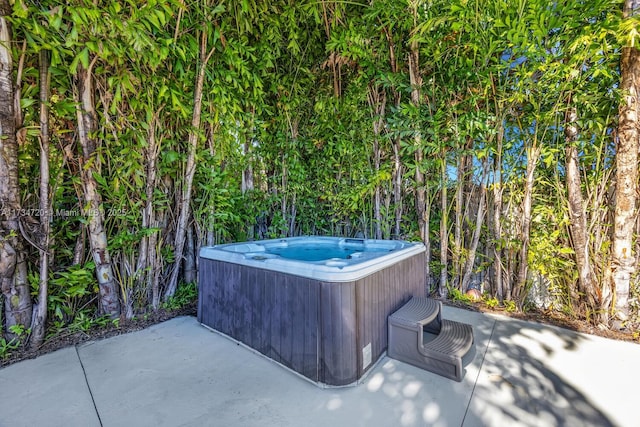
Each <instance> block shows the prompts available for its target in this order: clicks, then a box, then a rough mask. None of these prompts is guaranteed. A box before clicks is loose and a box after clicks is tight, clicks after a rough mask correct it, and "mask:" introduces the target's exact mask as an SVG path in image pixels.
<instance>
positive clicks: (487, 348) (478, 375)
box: [460, 319, 496, 427]
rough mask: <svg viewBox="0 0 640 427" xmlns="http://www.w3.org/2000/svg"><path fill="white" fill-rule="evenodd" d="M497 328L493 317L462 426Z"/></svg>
mask: <svg viewBox="0 0 640 427" xmlns="http://www.w3.org/2000/svg"><path fill="white" fill-rule="evenodd" d="M495 329H496V319H493V325H492V326H491V335H489V342H488V343H487V347H486V348H485V349H484V354H483V355H482V362H480V367H479V368H478V374H477V375H476V378H475V381H474V382H473V388H472V389H471V395H470V396H469V401H468V402H467V409H465V411H464V417H462V423H460V427H462V426H463V425H464V421H465V420H466V419H467V413H468V412H469V407H470V406H471V401H472V400H473V395H474V394H475V392H476V385H477V384H478V379H479V378H480V373H481V372H482V367H483V366H484V359H485V357H487V352H488V351H489V347H491V344H492V343H493V332H494V331H495Z"/></svg>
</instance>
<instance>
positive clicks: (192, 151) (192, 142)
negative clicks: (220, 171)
mask: <svg viewBox="0 0 640 427" xmlns="http://www.w3.org/2000/svg"><path fill="white" fill-rule="evenodd" d="M212 54H213V50H211V51H210V52H209V53H207V35H206V34H205V32H204V31H203V32H202V34H201V35H200V67H199V69H198V75H197V78H196V85H195V88H194V94H193V116H192V118H191V129H190V130H189V136H188V142H187V143H188V153H187V167H186V170H185V176H184V183H183V185H182V194H181V196H182V197H181V199H180V205H179V210H180V216H179V217H178V224H177V227H176V237H175V243H174V251H175V257H174V265H173V269H172V270H171V276H170V278H169V284H168V285H167V290H166V291H165V294H164V297H165V300H168V299H169V298H171V297H172V296H173V295H174V294H175V292H176V288H177V287H178V277H179V275H180V265H181V264H182V254H183V253H184V242H185V236H186V232H187V225H188V224H187V221H188V219H189V216H190V214H191V192H192V187H193V177H194V175H195V173H196V152H197V148H198V133H199V132H198V130H199V129H200V116H201V112H202V91H203V87H204V77H205V72H206V68H207V62H209V58H211V55H212Z"/></svg>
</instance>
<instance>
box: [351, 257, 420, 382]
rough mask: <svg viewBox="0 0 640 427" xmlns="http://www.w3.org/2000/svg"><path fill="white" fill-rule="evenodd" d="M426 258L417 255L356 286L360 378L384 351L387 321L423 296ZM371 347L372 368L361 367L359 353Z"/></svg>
mask: <svg viewBox="0 0 640 427" xmlns="http://www.w3.org/2000/svg"><path fill="white" fill-rule="evenodd" d="M424 263H425V257H424V254H418V255H415V256H413V257H411V258H408V259H405V260H403V261H400V262H399V263H397V264H394V265H392V266H389V267H387V268H385V269H383V270H381V271H379V272H377V273H375V274H372V275H370V276H367V277H365V278H362V279H360V280H358V281H357V283H356V299H357V302H356V306H357V336H358V339H357V350H356V353H357V358H358V378H360V377H361V376H362V375H363V374H364V373H365V372H366V371H367V370H368V369H369V368H370V367H371V366H373V364H374V363H375V362H376V360H378V358H380V356H381V355H382V354H383V353H384V352H385V350H386V349H387V343H388V341H387V339H388V337H387V318H388V317H389V315H390V314H391V313H393V312H394V311H396V310H397V309H398V308H400V307H401V306H402V305H403V304H404V303H406V302H407V301H409V299H411V296H414V295H415V296H424V295H425V283H426V275H425V268H424V266H425V264H424ZM369 343H371V364H370V365H368V366H367V367H364V366H363V357H362V350H363V348H364V347H365V346H366V345H368V344H369Z"/></svg>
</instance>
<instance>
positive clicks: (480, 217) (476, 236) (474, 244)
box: [460, 160, 488, 292]
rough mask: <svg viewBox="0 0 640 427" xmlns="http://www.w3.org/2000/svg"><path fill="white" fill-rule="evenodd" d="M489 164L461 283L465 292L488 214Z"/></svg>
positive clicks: (485, 162) (485, 163)
mask: <svg viewBox="0 0 640 427" xmlns="http://www.w3.org/2000/svg"><path fill="white" fill-rule="evenodd" d="M487 169H488V163H487V160H485V161H484V170H483V174H482V175H483V176H482V184H481V188H480V200H479V201H478V212H477V215H476V227H475V229H474V230H473V237H472V238H471V244H470V246H469V254H468V255H467V259H466V261H465V266H464V271H463V275H462V281H461V283H460V290H461V291H462V292H465V291H466V290H467V287H468V286H469V282H470V281H471V274H472V273H473V266H474V265H475V263H476V252H477V250H478V243H479V242H480V233H481V232H482V224H483V223H484V215H485V212H486V209H485V201H486V199H487V185H486V184H485V179H486V175H487Z"/></svg>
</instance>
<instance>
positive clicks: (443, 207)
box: [438, 150, 449, 298]
mask: <svg viewBox="0 0 640 427" xmlns="http://www.w3.org/2000/svg"><path fill="white" fill-rule="evenodd" d="M441 162H442V164H441V169H440V171H441V172H440V180H441V181H442V188H441V189H440V286H439V288H438V294H439V295H440V297H441V298H445V297H446V296H447V294H448V289H447V281H448V280H447V279H448V271H447V267H448V260H447V254H448V251H449V232H448V228H449V214H448V210H447V153H446V151H445V150H443V152H442V159H441Z"/></svg>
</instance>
